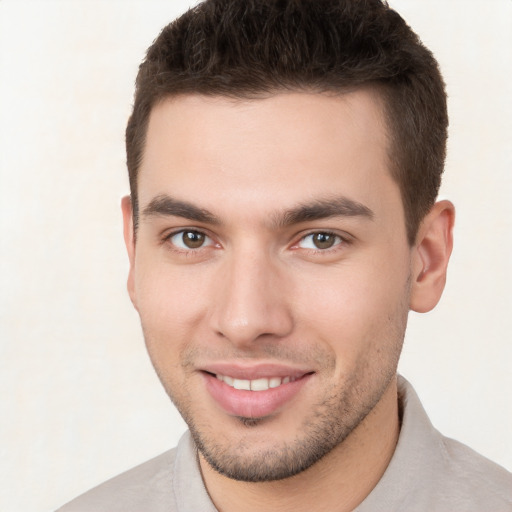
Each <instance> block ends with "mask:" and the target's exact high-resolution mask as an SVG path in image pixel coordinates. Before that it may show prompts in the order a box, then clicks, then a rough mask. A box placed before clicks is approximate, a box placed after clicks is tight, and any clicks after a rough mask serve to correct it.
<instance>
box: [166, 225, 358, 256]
mask: <svg viewBox="0 0 512 512" xmlns="http://www.w3.org/2000/svg"><path fill="white" fill-rule="evenodd" d="M185 233H195V234H198V235H203V236H204V237H205V238H207V239H209V240H210V241H211V243H209V244H208V245H201V246H200V247H197V248H183V247H179V246H177V245H176V244H175V243H173V242H172V241H171V240H172V238H173V237H175V236H177V235H180V234H181V235H183V234H185ZM314 235H326V236H332V237H334V238H335V239H336V243H335V244H334V245H333V246H332V247H328V248H325V249H320V248H316V249H314V248H301V247H299V244H300V243H301V242H303V241H304V240H305V239H307V238H308V237H311V236H314ZM162 243H164V244H167V245H169V246H170V248H171V250H173V251H174V252H177V253H180V254H183V255H187V256H193V255H199V253H200V252H202V251H201V250H204V249H207V248H209V247H220V244H218V243H215V241H214V239H213V237H211V236H210V235H208V234H207V233H206V232H205V231H203V230H200V229H180V230H178V231H173V232H171V233H169V234H167V235H165V236H164V237H163V239H162ZM350 244H351V240H350V239H349V238H348V237H344V236H341V235H340V234H338V233H335V232H333V231H328V230H318V231H310V232H309V233H305V234H303V235H302V236H301V237H300V238H299V240H298V241H297V242H295V243H294V244H293V245H292V246H291V247H290V249H292V250H299V249H302V250H304V251H307V252H309V253H310V254H311V253H312V254H315V255H316V254H324V255H327V254H332V253H333V252H336V251H338V250H341V249H342V248H343V247H346V246H347V245H350Z"/></svg>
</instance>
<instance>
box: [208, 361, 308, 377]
mask: <svg viewBox="0 0 512 512" xmlns="http://www.w3.org/2000/svg"><path fill="white" fill-rule="evenodd" d="M199 369H200V370H201V371H203V372H208V373H212V374H214V375H228V376H229V377H233V378H235V379H246V380H255V379H264V378H267V379H269V378H271V377H281V378H284V377H294V378H299V377H302V376H304V375H306V374H307V373H313V371H312V370H311V369H304V368H297V367H294V366H289V365H285V364H279V363H277V364H276V363H261V364H242V363H226V362H218V363H211V364H206V365H204V366H202V367H201V368H199Z"/></svg>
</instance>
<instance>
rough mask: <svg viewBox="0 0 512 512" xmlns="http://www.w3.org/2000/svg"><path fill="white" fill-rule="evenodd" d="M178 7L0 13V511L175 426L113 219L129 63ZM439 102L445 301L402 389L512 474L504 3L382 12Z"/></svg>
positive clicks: (70, 490)
mask: <svg viewBox="0 0 512 512" xmlns="http://www.w3.org/2000/svg"><path fill="white" fill-rule="evenodd" d="M189 3H190V2H188V1H187V0H181V1H176V0H168V1H144V2H143V1H127V0H123V1H114V0H104V1H92V0H88V1H85V0H68V1H65V0H61V1H50V0H34V1H27V0H0V130H1V131H0V208H1V211H0V251H1V258H0V315H1V318H0V320H1V327H0V329H1V330H0V371H1V374H0V375H1V376H0V386H1V399H0V438H1V440H2V444H1V453H0V465H1V472H0V509H1V510H2V511H3V512H9V511H12V512H23V511H36V510H39V511H49V510H52V509H54V508H55V507H57V506H58V505H60V504H62V503H63V502H65V501H67V500H69V499H71V498H72V497H74V496H75V495H77V494H78V493H80V492H82V491H85V490H86V489H88V488H90V487H91V486H93V485H95V484H97V483H99V482H101V481H103V480H104V479H106V478H108V477H110V476H113V475H115V474H117V473H119V472H121V471H122V470H124V469H127V468H129V467H131V466H133V465H135V464H137V463H139V462H141V461H143V460H145V459H147V458H149V457H151V456H153V455H156V454H157V453H159V452H161V451H163V450H165V449H167V448H169V447H171V446H173V445H174V444H175V442H176V440H177V439H178V437H179V435H180V433H181V432H182V431H183V430H184V425H183V423H182V421H181V419H180V418H179V416H178V415H177V413H176V412H175V411H174V409H173V407H172V406H171V404H170V402H169V401H168V399H167V397H166V396H165V394H164V392H163V391H162V390H161V388H160V385H159V383H158V382H157V379H156V377H155V376H154V374H153V370H152V368H151V367H150V364H149V361H148V358H147V356H146V354H145V349H144V346H143V341H142V336H141V332H140V328H139V324H138V319H137V317H136V315H135V313H134V312H133V311H132V308H131V305H130V303H129V300H128V298H127V294H126V292H125V278H126V272H127V268H128V265H127V259H126V257H125V254H124V247H123V242H122V236H121V216H120V211H119V202H120V199H121V197H122V195H124V194H126V193H127V192H128V185H127V178H126V172H125V166H124V158H125V156H124V145H123V134H124V128H125V123H126V119H127V116H128V114H129V112H130V104H131V98H132V92H133V81H134V78H135V74H136V70H137V66H138V63H139V62H140V60H141V58H142V56H143V54H144V51H145V49H146V47H147V46H148V45H149V44H150V43H151V41H152V40H153V39H154V37H156V35H157V33H158V31H159V29H160V28H161V27H162V26H163V25H164V24H166V23H167V22H169V21H170V20H171V19H173V18H174V17H175V16H176V15H177V14H178V13H179V12H181V11H183V10H184V9H185V8H186V7H187V5H188V4H189ZM390 3H391V5H392V6H395V7H396V8H397V9H398V10H399V12H401V13H402V15H403V16H404V17H405V18H406V19H407V20H408V21H409V23H410V24H411V25H412V27H413V28H414V29H415V30H416V31H417V32H418V33H419V34H420V35H421V37H422V39H423V40H424V42H425V43H426V44H427V45H428V46H430V48H431V49H432V50H433V51H434V52H435V53H436V55H437V57H438V59H439V61H440V63H441V66H442V69H443V71H444V74H445V77H446V81H447V85H448V92H449V95H450V114H451V128H450V143H449V157H448V163H447V171H446V178H445V182H444V186H443V191H442V195H443V197H449V198H451V199H452V200H453V201H454V202H455V203H456V206H457V208H458V219H457V226H456V232H455V236H456V247H455V251H454V255H453V261H452V264H451V272H450V274H449V281H448V286H447V289H446V292H445V296H444V298H443V300H442V302H441V303H440V305H439V307H438V308H437V310H436V311H435V312H433V313H431V314H428V315H424V316H418V315H413V316H412V318H411V321H410V328H409V332H408V335H407V341H406V347H405V351H404V355H403V359H402V362H401V366H400V367H401V371H402V373H403V374H404V375H405V376H406V377H408V378H409V379H410V380H411V381H412V382H413V383H414V385H415V386H416V388H417V390H418V392H419V394H420V396H421V398H422V400H423V402H424V404H425V407H426V408H427V411H428V412H429V413H430V415H431V418H432V420H433V422H434V423H435V425H436V426H438V428H440V430H442V431H443V432H444V433H445V434H446V435H449V436H451V437H455V438H457V439H459V440H461V441H463V442H465V443H467V444H469V445H471V446H472V447H474V448H475V449H477V450H478V451H480V452H482V453H483V454H485V455H486V456H488V457H490V458H492V459H494V460H496V461H498V462H499V463H501V464H502V465H504V466H506V467H507V468H508V469H509V470H512V440H511V432H512V371H511V363H512V338H511V334H510V333H511V332H512V299H511V295H512V294H511V289H512V257H511V250H512V235H511V233H512V151H511V143H512V98H511V92H512V91H511V86H510V84H511V82H512V58H511V51H512V1H511V0H478V1H477V0H392V1H391V2H390Z"/></svg>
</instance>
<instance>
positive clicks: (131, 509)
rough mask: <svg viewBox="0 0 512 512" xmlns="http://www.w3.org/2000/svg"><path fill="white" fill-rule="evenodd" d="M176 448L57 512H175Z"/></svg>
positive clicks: (96, 488)
mask: <svg viewBox="0 0 512 512" xmlns="http://www.w3.org/2000/svg"><path fill="white" fill-rule="evenodd" d="M175 457H176V449H173V450H169V451H167V452H165V453H163V454H161V455H159V456H158V457H155V458H154V459H151V460H149V461H147V462H145V463H143V464H141V465H139V466H136V467H135V468H133V469H130V470H128V471H126V472H125V473H122V474H120V475H119V476H116V477H114V478H112V479H110V480H108V481H106V482H104V483H103V484H101V485H99V486H98V487H95V488H94V489H91V490H90V491H88V492H86V493H85V494H82V495H81V496H79V497H78V498H75V499H74V500H73V501H71V502H69V503H68V504H66V505H64V506H63V507H61V508H60V509H59V510H58V511H57V512H107V511H108V512H135V511H137V512H140V511H141V510H144V511H147V512H160V511H164V510H165V511H166V512H172V511H173V510H175V504H174V496H173V494H172V492H171V489H172V485H171V483H172V481H173V477H174V475H173V473H174V460H175Z"/></svg>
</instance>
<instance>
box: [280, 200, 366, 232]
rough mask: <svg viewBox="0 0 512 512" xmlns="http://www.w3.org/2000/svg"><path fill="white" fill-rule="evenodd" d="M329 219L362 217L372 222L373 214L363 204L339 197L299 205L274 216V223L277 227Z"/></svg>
mask: <svg viewBox="0 0 512 512" xmlns="http://www.w3.org/2000/svg"><path fill="white" fill-rule="evenodd" d="M329 217H363V218H366V219H369V220H373V218H374V213H373V211H372V210H370V208H368V207H367V206H365V205H364V204H361V203H359V202H357V201H354V200H352V199H349V198H348V197H344V196H341V197H333V198H327V199H319V200H315V201H312V202H311V203H303V204H300V205H298V206H297V207H295V208H291V209H289V210H286V211H285V212H283V213H280V214H278V215H276V217H275V219H274V223H275V224H276V225H277V226H290V225H292V224H299V223H301V222H310V221H315V220H320V219H326V218H329Z"/></svg>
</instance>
